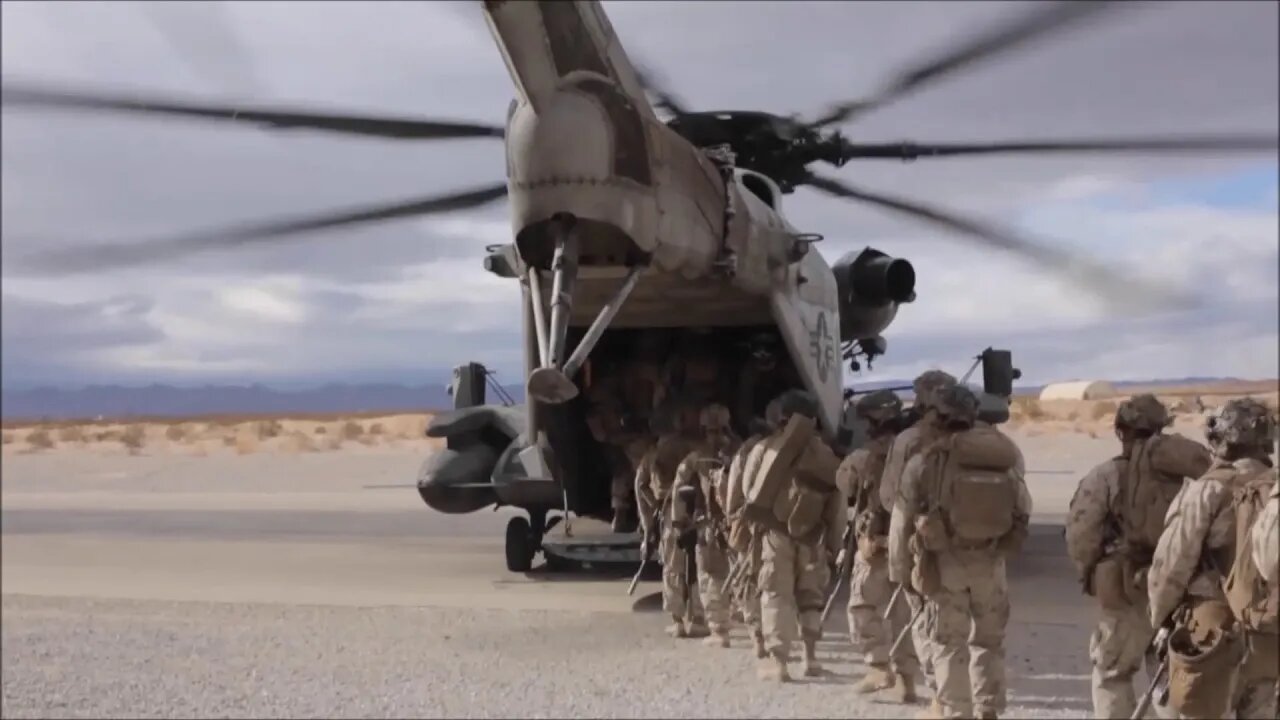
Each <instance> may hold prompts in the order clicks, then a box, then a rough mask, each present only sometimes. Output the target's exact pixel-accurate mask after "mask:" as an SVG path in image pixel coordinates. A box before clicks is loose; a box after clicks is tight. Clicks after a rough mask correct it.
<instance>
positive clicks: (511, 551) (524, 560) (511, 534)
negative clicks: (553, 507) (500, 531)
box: [506, 517, 537, 572]
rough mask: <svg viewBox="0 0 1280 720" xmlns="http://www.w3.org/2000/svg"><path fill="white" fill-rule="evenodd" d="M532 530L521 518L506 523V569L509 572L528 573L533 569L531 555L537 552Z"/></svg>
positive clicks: (526, 521) (514, 518)
mask: <svg viewBox="0 0 1280 720" xmlns="http://www.w3.org/2000/svg"><path fill="white" fill-rule="evenodd" d="M534 541H535V538H534V536H533V528H532V527H530V526H529V521H528V520H526V519H524V518H522V517H513V518H511V520H510V521H509V522H507V545H506V550H507V569H508V570H510V571H511V572H528V571H529V568H531V567H533V554H534V553H535V552H537V544H536V543H535V542H534Z"/></svg>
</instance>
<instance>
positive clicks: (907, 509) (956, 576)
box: [889, 385, 1031, 719]
mask: <svg viewBox="0 0 1280 720" xmlns="http://www.w3.org/2000/svg"><path fill="white" fill-rule="evenodd" d="M931 401H932V403H931V404H932V407H931V411H932V412H933V413H935V415H936V418H937V425H936V429H937V433H938V434H937V436H936V437H935V438H934V439H933V440H932V441H931V442H930V443H929V445H928V446H927V447H926V448H925V449H924V450H922V451H921V452H920V453H918V454H917V455H916V456H915V457H913V458H912V459H911V460H910V461H909V462H908V463H907V467H906V470H905V471H904V473H903V476H902V485H901V487H900V488H899V492H898V500H897V502H896V503H895V505H894V508H893V513H892V516H891V519H890V528H889V561H890V563H891V566H892V567H893V571H894V575H896V576H897V577H901V578H908V579H909V582H910V587H911V592H912V593H916V594H919V595H921V596H923V597H924V598H926V599H927V600H928V601H929V603H930V604H931V605H932V606H933V608H934V610H933V612H934V617H933V618H932V624H931V626H930V627H929V635H930V638H929V639H930V641H931V644H932V646H933V652H934V656H933V663H934V673H935V676H936V682H937V687H938V689H937V696H936V700H937V707H936V708H931V710H930V711H928V712H927V713H926V715H927V716H929V717H948V718H950V717H977V718H984V719H985V718H996V717H998V715H999V713H1001V712H1003V711H1004V709H1005V705H1006V693H1007V688H1006V681H1005V667H1004V659H1005V658H1004V637H1005V629H1006V626H1007V625H1008V622H1009V592H1008V578H1007V574H1006V568H1005V560H1006V557H1007V556H1009V555H1011V554H1013V553H1015V552H1017V551H1018V550H1019V549H1020V548H1021V544H1022V541H1023V540H1024V539H1025V537H1026V534H1027V529H1028V525H1029V523H1030V516H1031V496H1030V494H1029V493H1028V492H1027V487H1026V482H1025V480H1024V478H1023V476H1022V471H1021V469H1020V468H1019V467H1018V466H1019V460H1020V453H1019V451H1018V449H1017V447H1016V446H1015V445H1014V443H1013V442H1012V441H1011V440H1010V439H1009V438H1007V437H1005V436H1004V435H1003V434H1001V433H1000V432H999V431H998V430H996V429H995V428H993V427H990V426H984V425H979V424H978V419H977V414H978V399H977V397H975V396H974V395H973V393H972V392H970V391H969V390H968V389H967V388H965V387H963V386H960V385H952V386H950V387H944V388H942V389H940V390H937V391H936V392H935V393H934V394H933V397H932V398H931Z"/></svg>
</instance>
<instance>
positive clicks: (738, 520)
mask: <svg viewBox="0 0 1280 720" xmlns="http://www.w3.org/2000/svg"><path fill="white" fill-rule="evenodd" d="M778 405H779V403H778V401H777V400H776V399H775V400H773V401H771V402H770V403H769V405H768V407H766V409H765V416H764V418H757V419H756V420H754V421H753V425H754V426H755V427H754V432H753V434H752V435H751V437H749V438H747V440H746V442H744V443H743V444H742V447H741V448H739V449H738V452H737V453H736V454H735V455H734V458H733V463H732V464H731V465H730V467H729V488H728V493H727V494H728V498H727V501H726V503H725V509H726V510H727V511H728V513H729V518H730V521H729V522H730V531H729V545H730V547H732V548H733V550H734V552H735V554H736V555H737V558H738V564H739V565H741V566H742V567H741V568H740V569H739V571H738V582H737V587H735V588H734V591H735V593H734V594H735V596H736V597H738V598H740V603H741V606H742V620H743V623H744V624H745V625H746V626H747V627H748V629H749V630H750V632H751V639H752V642H753V644H754V646H755V651H756V657H757V658H759V659H764V658H765V657H768V652H767V651H766V650H765V644H764V626H763V624H762V621H761V617H760V582H759V580H760V566H761V557H760V556H761V552H762V547H761V541H762V540H761V536H762V533H761V532H760V531H759V528H758V526H757V525H755V524H754V523H751V522H748V521H747V519H746V518H745V517H744V516H743V515H744V511H745V510H746V499H747V495H748V494H749V492H750V491H751V488H752V484H753V481H754V480H755V479H756V477H757V474H758V473H759V470H760V464H761V462H762V461H763V459H764V446H763V444H762V442H763V441H764V440H765V439H766V438H768V437H769V435H771V434H772V433H773V431H774V430H776V429H777V426H778V418H779V410H778Z"/></svg>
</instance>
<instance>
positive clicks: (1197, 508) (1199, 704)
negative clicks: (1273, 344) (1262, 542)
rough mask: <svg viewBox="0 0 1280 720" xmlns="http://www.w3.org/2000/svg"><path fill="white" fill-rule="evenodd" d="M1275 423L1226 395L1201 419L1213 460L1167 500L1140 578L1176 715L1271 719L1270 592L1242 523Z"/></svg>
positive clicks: (1266, 468) (1261, 410) (1250, 514)
mask: <svg viewBox="0 0 1280 720" xmlns="http://www.w3.org/2000/svg"><path fill="white" fill-rule="evenodd" d="M1274 432H1275V421H1274V419H1273V418H1272V417H1271V412H1270V410H1268V408H1267V407H1266V406H1265V405H1263V404H1261V403H1259V402H1258V401H1256V400H1253V399H1249V398H1244V399H1238V400H1231V401H1230V402H1228V403H1227V404H1226V405H1225V406H1223V408H1222V409H1221V410H1220V411H1219V412H1218V414H1217V415H1215V416H1212V417H1210V418H1209V420H1208V422H1207V430H1206V433H1205V435H1206V437H1207V438H1208V440H1209V446H1210V448H1211V449H1212V450H1213V456H1214V461H1213V465H1212V466H1211V467H1210V468H1209V471H1208V472H1207V473H1205V475H1204V476H1203V477H1201V478H1200V479H1198V480H1193V481H1191V482H1189V483H1187V484H1186V485H1185V486H1184V487H1183V488H1182V490H1181V492H1179V493H1178V495H1177V497H1176V499H1175V500H1174V501H1173V507H1171V508H1170V510H1169V515H1168V517H1167V522H1166V525H1165V528H1164V532H1163V533H1162V534H1161V536H1160V541H1159V544H1158V545H1157V546H1156V550H1155V556H1154V558H1153V559H1152V563H1151V570H1150V572H1149V574H1148V576H1147V581H1148V590H1149V593H1150V598H1151V624H1152V626H1153V627H1162V626H1165V625H1168V626H1169V627H1171V628H1172V629H1173V630H1172V634H1171V635H1170V637H1169V643H1168V649H1167V653H1168V661H1169V678H1170V680H1169V706H1170V708H1171V709H1172V710H1173V711H1175V712H1177V713H1178V715H1179V716H1180V717H1231V716H1234V717H1237V718H1274V717H1275V716H1276V676H1277V666H1278V665H1280V662H1278V657H1277V656H1278V655H1280V636H1278V635H1277V632H1278V630H1277V619H1276V604H1277V603H1276V593H1275V586H1274V585H1272V586H1271V588H1270V591H1269V592H1268V589H1267V587H1266V584H1265V583H1263V582H1261V577H1260V576H1261V572H1260V569H1259V568H1258V567H1257V566H1255V565H1254V563H1253V561H1252V559H1251V557H1250V556H1251V553H1249V552H1247V551H1246V548H1247V547H1248V540H1247V538H1248V537H1249V531H1250V530H1251V527H1250V525H1251V524H1252V521H1253V519H1254V518H1255V517H1257V515H1258V514H1260V512H1258V511H1260V510H1261V508H1262V502H1264V501H1265V499H1266V497H1267V496H1268V495H1269V494H1271V493H1272V492H1273V491H1274V485H1273V484H1272V483H1273V482H1274V481H1273V479H1272V478H1273V476H1272V475H1271V470H1272V468H1273V467H1274V465H1273V462H1272V459H1271V458H1270V457H1269V452H1270V446H1271V442H1272V433H1274Z"/></svg>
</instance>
